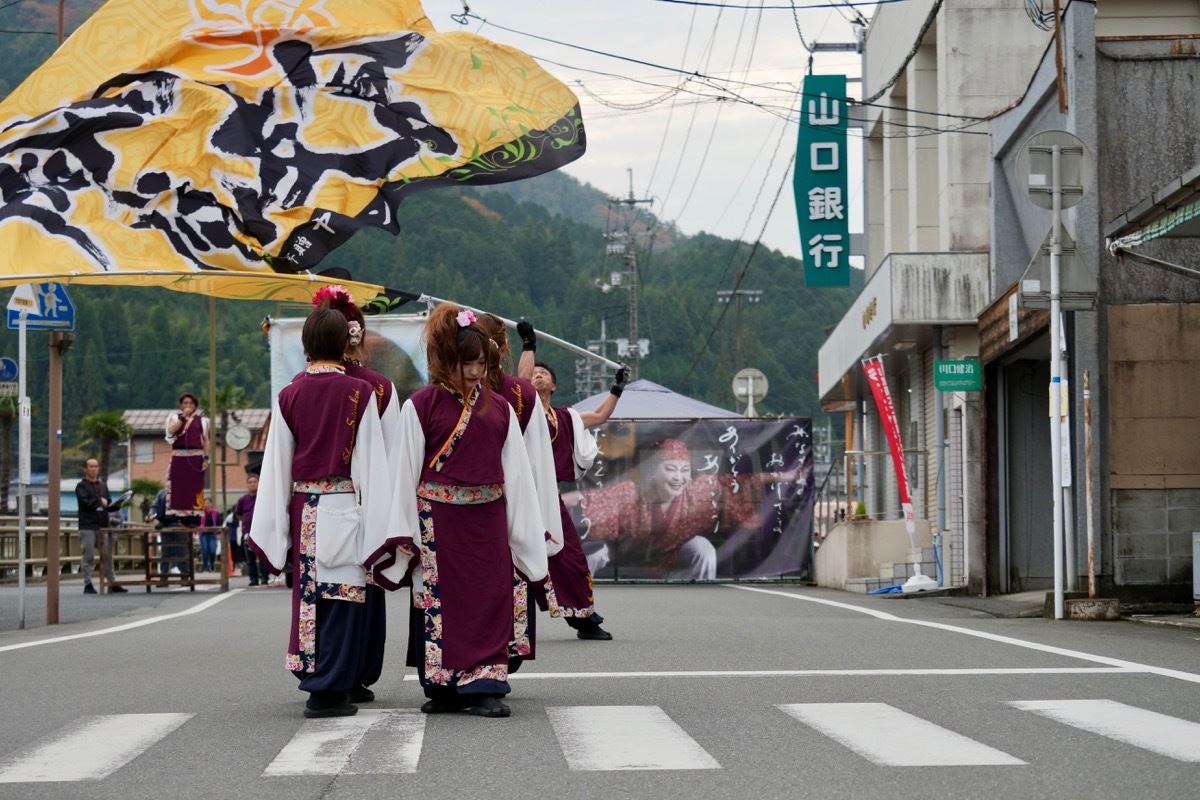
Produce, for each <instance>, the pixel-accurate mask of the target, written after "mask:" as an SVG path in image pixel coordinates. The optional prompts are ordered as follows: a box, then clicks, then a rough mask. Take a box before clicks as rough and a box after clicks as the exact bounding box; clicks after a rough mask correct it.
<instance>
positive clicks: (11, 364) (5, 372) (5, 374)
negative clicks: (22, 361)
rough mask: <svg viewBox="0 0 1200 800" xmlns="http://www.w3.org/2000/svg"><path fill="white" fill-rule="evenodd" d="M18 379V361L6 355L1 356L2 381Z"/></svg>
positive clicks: (0, 374) (0, 375)
mask: <svg viewBox="0 0 1200 800" xmlns="http://www.w3.org/2000/svg"><path fill="white" fill-rule="evenodd" d="M16 379H17V362H16V361H14V360H12V359H11V358H9V357H8V356H4V357H3V358H0V381H15V380H16Z"/></svg>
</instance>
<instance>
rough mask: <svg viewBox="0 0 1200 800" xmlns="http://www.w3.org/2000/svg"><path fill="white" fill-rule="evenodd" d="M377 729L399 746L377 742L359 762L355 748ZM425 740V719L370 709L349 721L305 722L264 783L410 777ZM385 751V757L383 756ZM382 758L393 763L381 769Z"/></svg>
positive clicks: (383, 764)
mask: <svg viewBox="0 0 1200 800" xmlns="http://www.w3.org/2000/svg"><path fill="white" fill-rule="evenodd" d="M380 723H382V724H380ZM377 725H379V726H380V729H381V730H383V731H385V732H386V733H388V734H392V735H394V736H397V737H398V738H399V741H398V742H397V741H392V742H387V743H384V742H376V743H375V744H373V745H371V746H368V747H367V748H366V749H365V750H364V751H363V754H362V758H361V759H359V758H358V753H357V751H358V749H359V745H360V744H361V743H362V741H363V738H364V737H365V736H366V735H367V732H368V731H370V730H371V729H372V728H374V727H375V726H377ZM424 734H425V720H424V718H423V717H420V716H419V715H418V716H415V717H414V716H413V714H411V713H408V712H406V711H400V710H396V711H392V710H388V709H380V710H376V709H372V710H367V711H359V712H358V713H357V714H356V715H354V716H352V717H330V718H328V719H309V720H305V721H304V724H303V725H301V726H300V730H298V731H297V732H296V735H295V736H293V737H292V739H291V741H289V742H288V743H287V744H286V745H284V748H283V749H282V750H280V751H279V755H277V756H275V759H274V760H273V761H272V762H271V763H270V764H268V765H267V768H266V769H265V770H264V771H263V777H264V778H269V777H277V776H281V775H341V774H343V773H344V774H367V773H371V772H374V773H379V772H382V773H383V774H397V773H403V772H415V771H416V768H417V759H418V758H419V757H420V755H421V742H422V740H423V738H424ZM388 748H390V752H387V753H385V752H384V751H385V750H387V749H388ZM387 758H393V759H395V760H396V762H395V763H394V764H390V765H389V764H385V763H384V762H385V761H386V759H387ZM352 759H353V761H352Z"/></svg>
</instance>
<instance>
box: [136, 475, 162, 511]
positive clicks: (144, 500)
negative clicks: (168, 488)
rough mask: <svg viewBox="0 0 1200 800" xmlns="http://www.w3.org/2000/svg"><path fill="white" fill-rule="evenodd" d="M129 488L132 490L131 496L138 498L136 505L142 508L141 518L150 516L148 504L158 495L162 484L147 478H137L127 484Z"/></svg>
mask: <svg viewBox="0 0 1200 800" xmlns="http://www.w3.org/2000/svg"><path fill="white" fill-rule="evenodd" d="M129 488H130V489H132V490H133V496H134V497H136V498H138V506H139V507H140V508H141V509H142V519H145V518H146V517H148V516H150V505H151V503H153V502H154V498H155V497H157V496H158V493H159V491H160V490H161V489H162V488H163V485H162V484H161V483H159V482H158V481H154V480H150V479H149V478H138V479H137V480H135V481H134V482H133V483H132V484H130V485H129Z"/></svg>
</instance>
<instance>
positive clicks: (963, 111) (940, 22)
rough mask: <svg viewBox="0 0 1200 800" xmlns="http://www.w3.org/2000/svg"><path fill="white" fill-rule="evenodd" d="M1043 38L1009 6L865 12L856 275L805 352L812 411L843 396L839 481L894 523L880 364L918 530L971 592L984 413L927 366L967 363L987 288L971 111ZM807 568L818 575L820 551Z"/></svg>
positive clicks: (1006, 81)
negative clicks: (933, 537) (812, 371)
mask: <svg viewBox="0 0 1200 800" xmlns="http://www.w3.org/2000/svg"><path fill="white" fill-rule="evenodd" d="M1048 41H1049V34H1048V33H1046V32H1044V31H1040V30H1038V29H1037V28H1034V27H1033V26H1031V25H1030V22H1029V19H1028V18H1027V16H1026V13H1025V8H1024V4H1023V3H1020V2H1015V1H1014V2H978V0H944V1H943V0H913V1H912V2H908V3H904V4H897V5H881V6H879V7H878V8H877V10H876V12H875V15H874V17H873V19H872V20H871V23H870V27H869V28H868V31H867V34H866V40H865V47H864V54H863V94H864V101H865V103H866V105H864V106H862V107H860V108H859V109H857V110H858V111H860V112H861V113H862V114H863V115H864V116H865V122H864V125H865V149H866V153H865V163H866V169H865V173H866V184H867V185H866V217H867V227H866V234H867V237H866V238H867V247H866V269H867V280H866V285H865V288H864V289H863V292H862V293H861V294H860V295H859V297H858V300H857V301H856V302H855V304H854V305H853V307H852V308H851V309H850V311H849V312H848V313H847V314H846V316H845V317H843V319H842V320H841V321H840V322H839V324H838V325H837V326H836V328H835V329H834V331H833V332H832V334H831V335H830V337H829V339H828V341H827V342H826V344H825V346H824V347H822V348H821V351H820V354H819V368H820V379H819V389H820V394H821V400H822V402H823V403H829V404H831V405H836V404H838V403H841V402H844V401H853V403H854V407H855V409H856V411H855V413H854V421H853V427H854V429H855V440H854V443H855V447H854V448H852V450H854V451H856V452H855V453H852V454H851V460H850V461H851V463H850V468H851V473H852V474H851V477H852V479H853V480H854V483H855V485H856V487H857V490H856V491H855V497H856V499H862V500H863V501H864V502H865V505H866V510H867V513H868V515H869V516H870V517H872V518H873V520H876V521H878V520H896V519H899V518H900V503H899V498H898V493H897V486H896V481H895V477H894V471H893V469H892V465H891V463H890V461H889V460H888V458H887V455H886V453H887V449H888V448H887V443H886V440H885V439H884V437H883V433H882V430H881V428H880V424H879V417H878V415H877V413H876V409H875V403H874V401H873V400H872V398H871V392H870V389H869V387H868V385H867V383H866V381H865V378H864V375H863V370H862V367H861V366H860V363H861V360H862V359H863V358H865V357H869V356H875V355H882V356H883V361H884V366H885V369H886V373H887V376H888V380H889V385H890V389H891V394H892V397H893V398H894V400H895V404H896V411H897V417H898V421H899V428H900V434H901V438H902V442H903V448H904V451H905V458H906V463H907V469H908V473H909V477H910V482H911V484H912V485H911V493H912V500H913V505H914V511H915V513H916V516H917V519H918V521H919V523H920V524H919V526H918V527H919V530H926V529H930V528H931V529H932V530H933V531H934V532H935V533H937V534H939V536H938V539H939V540H940V542H939V543H940V545H941V547H940V556H941V558H940V560H941V563H942V568H943V572H944V576H943V577H944V581H943V583H944V585H946V586H967V587H968V588H969V589H970V590H971V591H982V590H983V587H984V575H985V564H986V559H985V548H986V539H985V528H984V522H985V520H984V515H983V503H982V497H983V473H982V453H981V449H980V442H981V440H982V437H981V430H982V409H981V407H980V402H979V396H978V394H977V393H965V392H963V393H956V394H947V393H943V392H937V391H935V390H934V378H933V373H934V362H935V361H938V360H951V359H965V358H969V357H974V356H977V355H978V354H979V342H978V334H977V320H978V316H979V314H980V312H981V311H983V310H984V308H985V307H986V306H987V305H988V302H989V299H990V294H991V292H990V286H989V271H990V264H989V261H990V256H989V250H990V243H991V225H990V213H989V208H990V182H991V174H990V172H989V165H990V163H991V159H990V147H989V138H988V136H987V135H986V133H987V126H986V123H985V122H984V120H983V118H984V117H986V116H987V115H990V114H994V113H996V112H997V111H998V110H1002V109H1004V108H1005V107H1007V106H1009V105H1010V104H1012V103H1013V102H1015V101H1016V100H1018V99H1019V98H1020V97H1021V96H1022V94H1023V93H1024V91H1025V88H1026V85H1027V83H1028V77H1029V70H1030V65H1032V64H1036V63H1037V60H1038V58H1039V57H1040V56H1041V53H1042V52H1043V50H1044V49H1045V47H1046V44H1047V42H1048ZM939 445H940V446H939ZM939 487H940V488H939ZM856 524H857V523H846V524H845V525H842V526H838V527H837V528H835V529H834V532H833V533H832V534H831V535H830V538H831V539H832V538H833V537H837V536H848V535H851V534H852V529H853V527H854V526H855V525H856ZM868 538H869V539H871V538H874V539H879V538H882V537H881V536H875V535H874V534H872V536H871V537H868ZM918 544H920V542H918ZM832 549H833V548H831V550H832ZM822 550H826V545H825V544H823V545H822ZM882 560H883V558H882V557H880V558H873V557H872V556H871V555H870V554H868V557H867V558H866V561H867V562H871V561H882ZM888 560H889V561H894V560H895V558H894V555H893V556H892V557H891V558H889V559H888ZM859 562H860V563H861V562H862V559H859ZM880 566H882V567H883V568H884V569H886V568H887V565H886V564H881V565H880ZM858 568H860V569H861V566H860V567H858ZM817 569H818V579H819V580H821V576H820V569H821V556H820V555H819V556H818V562H817ZM841 577H844V578H855V577H860V576H856V575H850V574H846V575H844V576H841ZM836 583H837V581H836V580H835V581H834V583H833V584H827V585H836Z"/></svg>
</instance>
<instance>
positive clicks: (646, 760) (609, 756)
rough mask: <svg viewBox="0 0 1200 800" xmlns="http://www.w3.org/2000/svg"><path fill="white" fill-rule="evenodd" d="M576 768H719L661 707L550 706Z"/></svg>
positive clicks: (570, 763)
mask: <svg viewBox="0 0 1200 800" xmlns="http://www.w3.org/2000/svg"><path fill="white" fill-rule="evenodd" d="M546 713H547V715H549V717H550V725H551V726H552V727H553V728H554V735H555V736H556V737H558V744H559V746H560V747H561V748H562V751H563V755H564V756H565V757H566V759H567V766H569V767H570V768H571V769H573V770H649V769H720V768H721V765H720V764H718V763H717V761H716V759H714V758H713V757H712V756H710V755H709V754H708V753H707V752H706V751H705V750H704V748H703V747H701V746H700V745H699V744H697V743H696V741H695V740H694V739H693V738H692V737H690V736H688V735H687V733H685V732H684V730H683V728H681V727H679V726H678V725H677V724H675V722H674V721H673V720H672V719H671V718H670V717H668V716H667V715H666V712H664V711H663V710H662V709H661V708H659V707H658V706H570V707H561V706H560V707H548V708H547V709H546Z"/></svg>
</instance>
